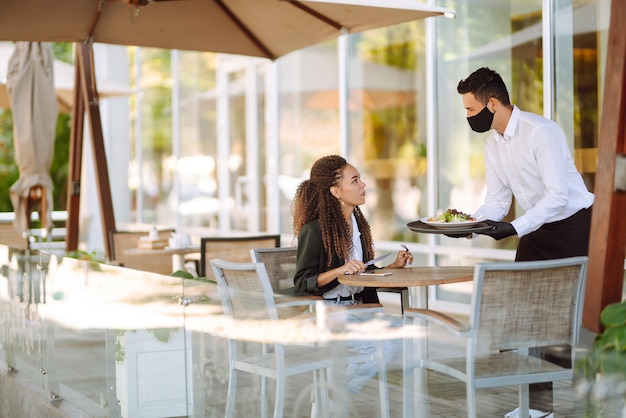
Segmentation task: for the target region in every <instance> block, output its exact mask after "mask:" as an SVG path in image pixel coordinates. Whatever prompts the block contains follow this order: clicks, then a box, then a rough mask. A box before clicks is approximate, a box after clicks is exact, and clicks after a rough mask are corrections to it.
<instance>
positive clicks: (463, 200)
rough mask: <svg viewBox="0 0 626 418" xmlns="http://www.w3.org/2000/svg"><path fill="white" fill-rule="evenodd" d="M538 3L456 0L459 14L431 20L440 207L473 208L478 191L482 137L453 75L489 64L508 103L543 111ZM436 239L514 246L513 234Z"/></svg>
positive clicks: (448, 242)
mask: <svg viewBox="0 0 626 418" xmlns="http://www.w3.org/2000/svg"><path fill="white" fill-rule="evenodd" d="M541 4H542V2H541V1H540V0H533V1H511V2H492V1H475V2H472V3H471V4H469V3H465V2H455V7H454V9H455V10H456V12H457V18H456V19H455V20H453V21H452V20H447V19H441V20H438V21H437V24H438V29H437V48H438V50H437V54H436V56H437V67H438V71H437V76H438V78H439V80H438V83H437V87H438V88H437V92H438V93H437V97H438V103H437V110H438V111H437V112H436V115H437V144H438V147H437V151H438V158H437V161H438V200H437V208H438V209H439V210H445V209H447V208H456V209H458V210H461V211H463V212H467V213H472V212H473V211H474V210H476V209H478V207H479V206H480V204H481V203H482V199H483V194H484V187H485V183H484V160H483V145H484V140H485V137H486V134H477V133H473V132H472V131H471V130H470V128H469V126H468V124H467V121H466V114H465V109H464V108H463V102H462V100H461V96H460V95H459V94H457V92H456V86H457V84H458V82H459V80H461V79H464V78H466V77H467V76H468V75H469V74H470V73H472V72H473V71H474V70H476V69H477V68H479V67H483V66H485V67H490V68H492V69H494V70H496V71H497V72H498V73H500V75H501V76H502V78H503V79H504V82H505V83H506V85H507V87H508V90H509V95H510V96H511V102H512V103H513V104H515V105H517V106H519V107H520V108H521V109H523V110H526V111H530V112H535V113H539V114H542V113H543V100H542V99H543V95H542V88H543V86H542V83H543V67H542V66H543V60H542V58H541V57H542V49H541V45H542V32H541ZM458 22H464V24H462V25H459V24H458ZM485 22H489V24H485ZM518 211H519V209H518V208H517V207H516V206H515V205H513V206H512V208H511V211H510V213H509V214H508V215H507V217H506V218H505V219H504V220H505V221H506V220H508V221H511V220H513V219H514V218H515V217H516V215H517V214H519V212H518ZM440 237H441V238H440V240H441V243H442V244H445V245H454V246H476V247H486V248H499V249H509V250H513V249H515V248H517V239H516V238H509V239H506V240H501V241H495V240H493V239H492V238H488V237H478V238H475V239H472V240H465V239H451V238H447V237H445V236H440Z"/></svg>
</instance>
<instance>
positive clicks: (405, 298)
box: [339, 266, 474, 312]
mask: <svg viewBox="0 0 626 418" xmlns="http://www.w3.org/2000/svg"><path fill="white" fill-rule="evenodd" d="M371 272H373V273H391V275H390V276H365V275H359V274H349V275H345V276H342V277H339V282H340V283H345V284H347V285H351V286H364V287H392V288H398V289H401V290H402V292H401V299H402V311H403V312H404V308H406V307H409V306H410V305H411V303H410V300H409V293H408V288H410V287H415V288H417V290H418V292H419V293H418V298H417V300H416V301H415V303H414V305H415V307H417V308H427V307H428V286H431V285H438V284H448V283H459V282H470V281H472V279H473V278H474V267H469V266H468V267H459V266H442V267H406V268H403V269H381V270H373V271H371Z"/></svg>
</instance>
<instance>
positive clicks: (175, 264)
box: [124, 246, 200, 272]
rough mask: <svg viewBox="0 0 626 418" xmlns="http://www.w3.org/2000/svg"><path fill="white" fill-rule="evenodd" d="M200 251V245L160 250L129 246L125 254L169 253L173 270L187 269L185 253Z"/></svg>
mask: <svg viewBox="0 0 626 418" xmlns="http://www.w3.org/2000/svg"><path fill="white" fill-rule="evenodd" d="M199 252H200V247H198V246H190V247H184V248H170V247H166V248H162V249H158V250H148V249H143V248H127V249H125V250H124V254H126V255H135V256H142V255H155V254H162V255H169V256H171V257H172V272H174V271H177V270H184V269H185V254H190V253H199Z"/></svg>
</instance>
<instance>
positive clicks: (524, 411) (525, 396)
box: [519, 385, 530, 417]
mask: <svg viewBox="0 0 626 418" xmlns="http://www.w3.org/2000/svg"><path fill="white" fill-rule="evenodd" d="M519 416H520V417H528V416H530V400H529V392H528V385H519Z"/></svg>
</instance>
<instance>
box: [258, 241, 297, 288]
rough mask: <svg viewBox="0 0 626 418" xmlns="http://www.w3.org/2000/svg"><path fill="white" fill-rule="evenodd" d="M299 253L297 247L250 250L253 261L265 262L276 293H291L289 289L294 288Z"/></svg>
mask: <svg viewBox="0 0 626 418" xmlns="http://www.w3.org/2000/svg"><path fill="white" fill-rule="evenodd" d="M297 255H298V248H297V247H278V248H253V249H252V250H250V256H251V257H252V262H254V263H263V264H265V270H266V271H267V275H268V277H269V279H270V284H271V285H272V289H273V290H274V293H283V292H287V293H289V290H291V289H293V276H294V275H295V274H296V256H297Z"/></svg>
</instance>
